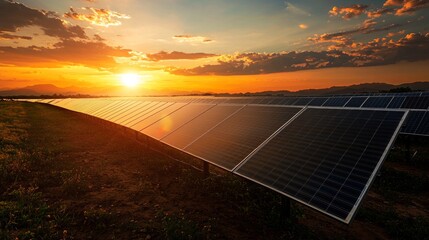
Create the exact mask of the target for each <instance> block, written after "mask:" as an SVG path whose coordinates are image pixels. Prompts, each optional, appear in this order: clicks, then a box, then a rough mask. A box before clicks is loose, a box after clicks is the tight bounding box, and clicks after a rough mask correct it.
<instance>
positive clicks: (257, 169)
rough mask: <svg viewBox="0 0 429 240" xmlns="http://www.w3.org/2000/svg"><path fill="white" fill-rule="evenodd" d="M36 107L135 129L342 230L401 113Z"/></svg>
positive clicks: (107, 103)
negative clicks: (280, 196)
mask: <svg viewBox="0 0 429 240" xmlns="http://www.w3.org/2000/svg"><path fill="white" fill-rule="evenodd" d="M152 100H157V99H152ZM41 102H45V103H50V104H52V105H55V106H58V107H62V108H66V109H70V110H73V111H77V112H82V113H85V114H88V115H91V116H94V117H98V118H101V119H105V120H107V121H111V122H114V123H117V124H119V125H122V126H126V127H128V128H131V129H134V130H136V131H139V132H141V133H143V134H146V135H148V136H150V137H152V138H154V139H157V140H159V141H161V142H163V143H165V144H168V145H170V146H172V147H174V148H176V149H179V150H181V151H183V152H186V153H188V154H190V155H193V156H195V157H198V158H200V159H202V160H204V161H207V162H209V163H212V164H214V165H216V166H218V167H221V168H224V169H226V170H228V171H231V172H233V173H235V174H238V175H240V176H242V177H244V178H247V179H249V180H251V181H254V182H257V183H259V184H261V185H263V186H266V187H268V188H270V189H272V190H274V191H277V192H279V193H282V194H284V195H286V196H288V197H290V198H292V199H294V200H296V201H299V202H301V203H303V204H306V205H308V206H310V207H312V208H314V209H316V210H318V211H321V212H323V213H325V214H327V215H329V216H331V217H333V218H335V219H338V220H340V221H343V222H345V223H349V222H350V221H351V219H352V218H353V215H354V214H355V212H356V210H357V207H358V206H359V204H360V202H361V200H362V198H363V196H364V194H365V193H366V191H367V190H368V188H369V186H370V184H371V182H372V180H373V178H374V176H375V174H376V172H377V171H378V169H379V168H380V165H381V163H382V161H383V159H384V158H385V156H386V154H387V152H388V150H389V149H390V147H391V145H392V143H393V141H394V139H395V137H396V135H397V133H398V132H399V129H400V126H401V125H402V124H403V122H404V120H405V118H406V115H407V113H408V111H406V110H381V109H350V108H332V107H331V108H328V107H325V108H322V107H305V108H304V107H298V106H278V105H245V104H211V103H195V102H180V101H171V102H167V101H149V100H148V98H146V99H144V100H142V99H139V98H136V99H64V100H43V101H41Z"/></svg>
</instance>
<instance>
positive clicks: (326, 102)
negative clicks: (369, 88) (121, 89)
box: [45, 92, 429, 110]
mask: <svg viewBox="0 0 429 240" xmlns="http://www.w3.org/2000/svg"><path fill="white" fill-rule="evenodd" d="M404 94H405V93H402V94H397V95H391V96H356V95H355V96H341V97H338V96H333V97H157V98H153V97H152V98H151V97H146V98H145V97H141V98H139V99H141V100H148V101H152V100H154V99H156V100H157V101H167V102H170V101H174V102H193V103H198V102H199V103H212V104H220V103H226V104H262V105H264V104H267V105H290V106H322V107H347V108H388V109H420V110H428V109H429V94H426V92H419V93H408V94H409V95H410V96H406V95H404ZM416 94H418V96H417V95H416ZM45 101H46V100H45Z"/></svg>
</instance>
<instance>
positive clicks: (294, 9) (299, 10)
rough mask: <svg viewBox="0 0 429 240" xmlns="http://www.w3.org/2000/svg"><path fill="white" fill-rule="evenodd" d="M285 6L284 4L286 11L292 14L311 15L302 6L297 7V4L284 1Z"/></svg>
mask: <svg viewBox="0 0 429 240" xmlns="http://www.w3.org/2000/svg"><path fill="white" fill-rule="evenodd" d="M285 6H286V12H288V13H292V14H294V15H301V16H311V14H310V13H309V12H307V11H305V10H304V9H302V8H299V7H297V6H295V5H294V4H292V3H290V2H287V1H285Z"/></svg>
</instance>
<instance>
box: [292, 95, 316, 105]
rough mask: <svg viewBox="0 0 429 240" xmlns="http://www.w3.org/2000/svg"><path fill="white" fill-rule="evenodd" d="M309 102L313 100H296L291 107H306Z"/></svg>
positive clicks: (304, 98) (305, 98)
mask: <svg viewBox="0 0 429 240" xmlns="http://www.w3.org/2000/svg"><path fill="white" fill-rule="evenodd" d="M311 100H313V98H308V97H302V98H298V100H297V101H296V102H294V103H293V105H296V106H307V104H308V103H309V102H310V101H311Z"/></svg>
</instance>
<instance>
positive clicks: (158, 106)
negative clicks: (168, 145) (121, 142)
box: [121, 102, 174, 130]
mask: <svg viewBox="0 0 429 240" xmlns="http://www.w3.org/2000/svg"><path fill="white" fill-rule="evenodd" d="M173 104H174V103H172V102H154V104H153V105H151V106H149V107H148V108H145V109H142V110H141V111H139V112H137V114H135V115H133V116H131V117H129V118H127V119H126V120H124V121H121V125H124V126H127V127H130V126H133V125H135V124H136V123H138V122H140V121H141V120H142V119H145V118H146V117H148V116H150V115H152V114H154V113H156V112H158V111H162V110H163V109H165V108H167V107H169V106H171V105H173ZM139 130H140V129H139Z"/></svg>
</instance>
